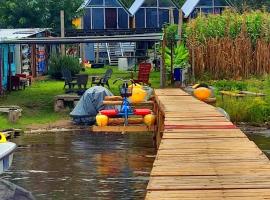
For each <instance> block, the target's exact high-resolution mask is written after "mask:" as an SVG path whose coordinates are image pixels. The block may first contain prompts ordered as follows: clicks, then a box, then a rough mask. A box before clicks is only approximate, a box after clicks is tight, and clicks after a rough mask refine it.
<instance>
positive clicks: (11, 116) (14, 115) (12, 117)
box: [8, 110, 21, 123]
mask: <svg viewBox="0 0 270 200" xmlns="http://www.w3.org/2000/svg"><path fill="white" fill-rule="evenodd" d="M20 115H21V112H20V111H19V110H10V111H9V112H8V121H9V122H11V123H16V122H17V121H18V120H19V118H20Z"/></svg>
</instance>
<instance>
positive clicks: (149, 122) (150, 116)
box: [143, 114, 156, 126]
mask: <svg viewBox="0 0 270 200" xmlns="http://www.w3.org/2000/svg"><path fill="white" fill-rule="evenodd" d="M143 121H144V123H145V124H146V125H147V126H152V125H154V124H155V121H156V116H155V115H153V114H148V115H145V116H144V118H143Z"/></svg>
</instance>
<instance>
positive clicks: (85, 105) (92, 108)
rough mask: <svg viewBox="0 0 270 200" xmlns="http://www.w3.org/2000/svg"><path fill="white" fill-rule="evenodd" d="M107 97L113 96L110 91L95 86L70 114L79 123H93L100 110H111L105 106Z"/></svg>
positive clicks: (87, 91)
mask: <svg viewBox="0 0 270 200" xmlns="http://www.w3.org/2000/svg"><path fill="white" fill-rule="evenodd" d="M106 96H113V93H111V92H110V91H109V90H108V89H106V88H104V87H102V86H94V87H91V88H89V89H88V90H86V91H85V93H84V94H83V96H82V97H81V99H80V101H79V102H78V104H77V105H76V107H75V108H74V109H73V111H72V112H71V113H70V116H71V117H73V119H74V121H75V122H77V123H91V122H93V121H95V117H96V115H97V114H98V112H99V111H100V110H103V109H110V108H111V107H110V108H109V107H105V106H104V105H103V100H104V98H105V97H106Z"/></svg>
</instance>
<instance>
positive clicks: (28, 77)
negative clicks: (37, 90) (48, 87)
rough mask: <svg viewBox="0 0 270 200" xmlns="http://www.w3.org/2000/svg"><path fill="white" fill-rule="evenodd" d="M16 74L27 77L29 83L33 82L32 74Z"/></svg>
mask: <svg viewBox="0 0 270 200" xmlns="http://www.w3.org/2000/svg"><path fill="white" fill-rule="evenodd" d="M15 76H18V77H20V78H26V79H28V81H29V85H31V84H32V76H30V75H26V74H16V75H15Z"/></svg>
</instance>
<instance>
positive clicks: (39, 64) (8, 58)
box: [0, 28, 49, 92]
mask: <svg viewBox="0 0 270 200" xmlns="http://www.w3.org/2000/svg"><path fill="white" fill-rule="evenodd" d="M48 31H49V29H41V28H35V29H33V28H31V29H0V42H3V41H6V42H8V41H11V40H16V39H22V38H31V37H45V36H46V32H48ZM43 50H44V46H41V45H32V46H30V45H19V44H8V43H5V44H0V83H1V84H0V92H1V91H2V89H3V88H4V89H6V88H7V83H8V76H9V72H11V75H15V74H16V73H26V74H31V75H34V76H35V75H36V74H33V73H43V72H44V71H45V70H46V69H45V66H44V62H45V61H44V59H42V57H41V52H43ZM31 52H33V53H32V54H31ZM36 53H37V55H36ZM42 56H43V55H42Z"/></svg>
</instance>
